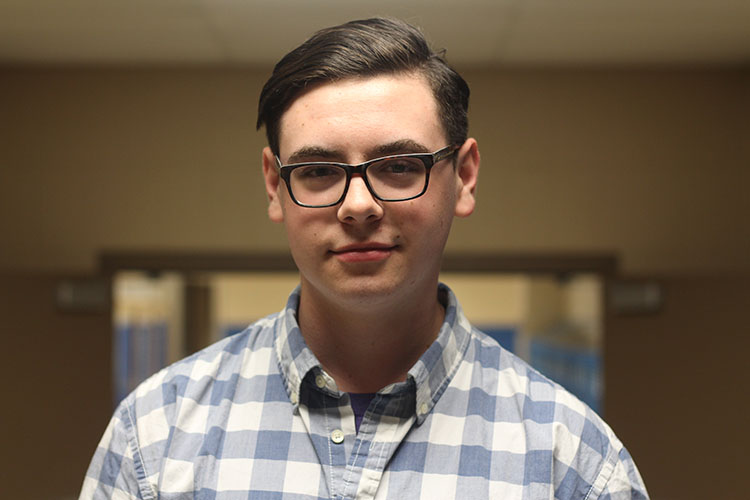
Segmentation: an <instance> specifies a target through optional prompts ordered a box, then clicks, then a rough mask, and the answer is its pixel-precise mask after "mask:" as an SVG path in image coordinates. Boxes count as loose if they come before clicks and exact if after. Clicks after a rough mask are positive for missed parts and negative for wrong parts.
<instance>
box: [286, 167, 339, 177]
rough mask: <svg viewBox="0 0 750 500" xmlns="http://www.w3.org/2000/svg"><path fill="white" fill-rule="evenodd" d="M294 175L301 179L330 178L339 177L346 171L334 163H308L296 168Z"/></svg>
mask: <svg viewBox="0 0 750 500" xmlns="http://www.w3.org/2000/svg"><path fill="white" fill-rule="evenodd" d="M293 172H294V176H295V177H297V178H299V179H311V180H312V179H330V178H334V177H339V176H341V175H343V174H344V171H343V170H342V169H340V168H338V167H336V166H334V165H325V164H322V165H306V166H304V167H299V168H296V169H294V171H293Z"/></svg>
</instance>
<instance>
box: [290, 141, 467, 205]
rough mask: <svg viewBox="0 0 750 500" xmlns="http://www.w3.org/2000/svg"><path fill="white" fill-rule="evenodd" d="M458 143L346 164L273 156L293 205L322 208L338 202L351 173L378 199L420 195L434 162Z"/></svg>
mask: <svg viewBox="0 0 750 500" xmlns="http://www.w3.org/2000/svg"><path fill="white" fill-rule="evenodd" d="M457 150H458V146H453V145H450V146H446V147H444V148H443V149H439V150H438V151H435V152H434V153H410V154H401V155H391V156H384V157H382V158H375V159H373V160H369V161H366V162H364V163H360V164H359V165H350V164H348V163H331V162H307V163H293V164H290V165H282V164H281V159H280V158H279V157H278V156H276V163H277V165H278V167H279V175H280V176H281V178H282V179H284V182H285V183H286V187H287V190H288V191H289V196H291V198H292V201H294V203H296V204H297V205H300V206H303V207H309V208H323V207H332V206H334V205H338V204H339V203H340V202H341V201H342V200H343V199H344V197H346V193H347V191H348V190H349V183H350V182H351V179H352V175H354V174H360V175H361V176H362V178H363V179H364V181H365V185H366V186H367V189H368V191H370V194H371V195H372V196H373V197H374V198H376V199H378V200H380V201H407V200H413V199H414V198H418V197H420V196H422V195H423V194H424V193H425V191H427V185H428V184H429V182H430V170H431V169H432V167H433V166H435V164H437V163H438V162H441V161H443V160H447V159H448V158H450V157H452V156H453V155H454V154H455V153H456V151H457Z"/></svg>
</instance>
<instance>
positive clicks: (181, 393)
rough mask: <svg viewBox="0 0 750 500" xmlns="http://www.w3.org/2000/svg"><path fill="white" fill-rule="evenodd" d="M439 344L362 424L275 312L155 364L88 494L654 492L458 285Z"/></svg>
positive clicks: (621, 495)
mask: <svg viewBox="0 0 750 500" xmlns="http://www.w3.org/2000/svg"><path fill="white" fill-rule="evenodd" d="M439 292H440V294H441V296H442V297H443V301H444V304H445V305H446V315H445V322H444V324H443V326H442V328H441V330H440V333H439V335H438V338H437V340H436V341H435V342H434V343H433V345H432V346H431V347H430V348H429V349H428V350H427V351H426V352H425V353H424V354H423V355H422V357H421V358H420V360H419V361H418V362H417V363H416V364H415V365H414V366H413V367H412V368H411V370H410V371H409V375H408V377H407V380H406V381H405V382H402V383H397V384H393V385H390V386H388V387H386V388H384V389H383V390H381V391H380V392H379V393H378V394H377V396H376V397H375V399H374V400H373V401H372V403H371V404H370V406H369V408H368V411H367V412H366V414H365V416H364V418H363V420H362V423H361V427H360V429H359V432H356V430H355V426H354V414H353V412H352V409H351V405H350V404H349V397H348V395H347V394H346V393H342V392H339V391H338V389H337V388H336V385H335V382H334V381H333V379H332V378H331V377H330V376H329V375H327V374H326V373H325V372H324V371H323V369H322V368H321V366H320V364H319V362H318V361H317V359H316V358H315V356H314V355H313V353H312V352H311V351H310V349H309V348H308V347H307V346H306V344H305V342H304V340H303V338H302V335H301V334H300V330H299V326H298V325H297V321H296V310H297V304H298V301H299V295H298V293H299V292H298V291H295V292H294V293H293V294H292V295H291V296H290V298H289V301H288V303H287V306H286V308H285V309H284V310H283V311H282V312H281V313H279V314H277V315H273V316H269V317H268V318H266V319H263V320H261V321H259V322H257V323H255V324H254V325H252V326H251V327H249V328H248V329H247V330H245V331H244V332H242V333H238V334H236V335H233V336H231V337H229V338H227V339H225V340H224V341H221V342H219V343H217V344H215V345H213V346H211V347H209V348H207V349H205V350H203V351H201V352H199V353H197V354H195V355H193V356H191V357H189V358H187V359H185V360H183V361H181V362H178V363H176V364H174V365H172V366H170V367H168V368H166V369H164V370H162V371H161V372H159V373H157V374H156V375H154V376H153V377H151V378H150V379H148V380H147V381H146V382H144V383H143V384H141V385H140V386H139V387H138V388H137V389H136V390H135V391H134V392H133V393H132V394H130V396H128V397H127V398H126V399H125V400H124V401H123V402H122V403H121V404H120V406H119V407H118V408H117V410H116V412H115V414H114V417H113V418H112V420H111V422H110V424H109V426H108V427H107V430H106V431H105V433H104V437H103V438H102V440H101V442H100V444H99V446H98V448H97V450H96V452H95V454H94V457H93V459H92V462H91V465H90V467H89V470H88V472H87V474H86V478H85V480H84V484H83V489H82V492H81V498H82V499H89V498H96V499H104V498H107V499H110V498H112V499H120V498H143V499H156V498H159V499H162V500H168V499H177V498H180V499H182V498H201V499H217V500H235V499H256V498H257V499H266V498H268V499H295V500H303V499H322V498H335V499H344V498H358V499H369V498H375V499H429V500H434V499H442V498H451V499H453V498H461V499H471V500H475V499H484V498H497V499H499V498H502V499H529V500H537V499H549V498H565V499H568V498H571V499H572V498H575V499H587V500H593V499H596V498H601V499H604V498H606V499H611V498H617V499H630V498H639V499H640V498H647V493H646V490H645V487H644V485H643V482H642V481H641V478H640V476H639V474H638V471H637V469H636V467H635V464H634V463H633V461H632V459H631V458H630V455H629V454H628V452H627V451H626V450H625V448H624V447H623V446H622V444H621V443H620V441H619V440H618V439H617V437H615V435H614V434H613V433H612V431H611V430H610V428H609V427H608V426H607V425H606V424H605V423H604V422H603V421H602V420H601V419H600V418H599V417H598V416H597V415H596V414H595V413H594V412H592V411H591V410H590V409H589V408H588V407H586V406H585V405H584V404H583V403H581V402H580V401H579V400H577V399H576V398H575V397H573V396H572V395H570V394H569V393H568V392H567V391H565V390H564V389H563V388H561V387H560V386H558V385H556V384H555V383H553V382H551V381H549V380H548V379H546V378H544V377H543V376H541V375H540V374H538V373H537V372H536V371H534V370H533V369H531V368H530V367H529V366H527V365H526V364H525V363H524V362H523V361H521V360H519V359H518V358H516V357H515V356H513V355H512V354H510V353H509V352H507V351H505V350H503V349H502V348H501V347H500V346H499V345H498V344H497V343H496V342H495V341H494V340H492V339H490V338H489V337H487V336H486V335H484V334H483V333H481V332H479V331H477V330H476V329H473V328H472V326H471V325H470V324H469V322H468V321H467V319H466V317H465V316H464V315H463V313H462V312H461V308H460V306H459V305H458V303H457V301H456V299H455V297H454V295H453V293H452V292H451V291H450V290H448V289H447V288H446V287H444V286H442V285H441V287H440V291H439Z"/></svg>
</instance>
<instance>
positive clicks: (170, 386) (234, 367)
mask: <svg viewBox="0 0 750 500" xmlns="http://www.w3.org/2000/svg"><path fill="white" fill-rule="evenodd" d="M277 317H278V315H277V314H275V315H271V316H268V317H266V318H264V319H262V320H259V321H257V322H256V323H254V324H252V325H250V326H249V327H247V328H246V329H245V330H244V331H242V332H239V333H236V334H234V335H232V336H229V337H227V338H225V339H223V340H221V341H219V342H216V343H215V344H212V345H210V346H208V347H206V348H205V349H202V350H201V351H198V352H196V353H194V354H192V355H191V356H188V357H187V358H184V359H183V360H180V361H178V362H176V363H174V364H172V365H170V366H168V367H166V368H164V369H162V370H161V371H159V372H157V373H155V374H154V375H152V376H151V377H149V378H148V379H146V380H145V381H144V382H142V383H141V384H140V385H139V386H138V387H137V388H136V389H135V390H134V391H133V392H132V393H131V394H130V395H128V397H127V398H126V399H125V400H124V401H123V403H122V405H121V406H122V411H125V412H127V414H128V415H129V417H130V420H131V421H132V423H133V425H134V427H135V431H136V432H137V434H138V436H139V441H140V445H141V446H142V447H143V446H148V445H149V444H152V443H156V442H159V441H162V440H164V439H166V437H167V434H168V433H169V429H170V427H171V426H172V425H173V424H174V421H175V418H176V414H177V412H178V411H181V410H184V409H185V407H191V406H196V407H197V406H210V405H215V404H216V403H217V402H218V401H220V400H221V399H223V397H224V395H225V394H226V393H227V392H231V390H232V389H231V388H232V387H233V386H234V385H236V384H237V381H238V379H240V378H244V379H249V378H253V377H265V376H268V375H269V373H274V372H275V371H276V360H275V359H276V358H275V356H274V354H273V346H274V328H275V324H276V320H277Z"/></svg>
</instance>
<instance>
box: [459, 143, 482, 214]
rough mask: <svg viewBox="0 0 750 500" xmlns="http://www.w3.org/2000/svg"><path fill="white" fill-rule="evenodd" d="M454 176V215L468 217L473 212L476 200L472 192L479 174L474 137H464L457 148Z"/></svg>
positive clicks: (477, 151) (474, 189) (477, 154)
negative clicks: (455, 178)
mask: <svg viewBox="0 0 750 500" xmlns="http://www.w3.org/2000/svg"><path fill="white" fill-rule="evenodd" d="M456 176H457V177H458V180H457V184H456V189H457V191H458V193H457V194H458V196H457V197H456V212H455V214H456V217H468V216H469V215H471V213H472V212H474V206H475V205H476V200H475V198H474V193H475V192H476V189H477V177H478V176H479V147H478V146H477V141H476V139H474V138H469V139H466V142H464V145H463V146H461V149H459V150H458V159H457V160H456Z"/></svg>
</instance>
